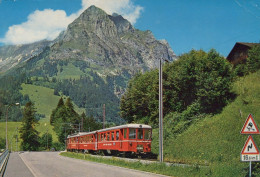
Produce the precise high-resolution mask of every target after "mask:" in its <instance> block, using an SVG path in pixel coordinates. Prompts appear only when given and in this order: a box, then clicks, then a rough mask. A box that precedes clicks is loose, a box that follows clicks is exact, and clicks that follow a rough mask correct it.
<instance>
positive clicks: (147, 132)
mask: <svg viewBox="0 0 260 177" xmlns="http://www.w3.org/2000/svg"><path fill="white" fill-rule="evenodd" d="M151 133H152V132H151V129H145V130H144V139H146V140H150V139H151V136H152V134H151Z"/></svg>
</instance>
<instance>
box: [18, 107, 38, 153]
mask: <svg viewBox="0 0 260 177" xmlns="http://www.w3.org/2000/svg"><path fill="white" fill-rule="evenodd" d="M35 112H36V110H35V108H34V105H33V103H32V102H28V103H26V105H25V107H24V110H23V119H22V127H21V128H20V137H21V139H22V142H21V148H22V150H24V151H36V150H38V148H39V146H40V142H39V132H38V131H37V130H36V125H37V124H38V121H37V120H36V118H35Z"/></svg>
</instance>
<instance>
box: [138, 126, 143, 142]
mask: <svg viewBox="0 0 260 177" xmlns="http://www.w3.org/2000/svg"><path fill="white" fill-rule="evenodd" d="M137 138H138V139H139V140H142V139H143V129H140V128H139V129H138V134H137Z"/></svg>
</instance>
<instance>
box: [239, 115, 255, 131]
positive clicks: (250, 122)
mask: <svg viewBox="0 0 260 177" xmlns="http://www.w3.org/2000/svg"><path fill="white" fill-rule="evenodd" d="M240 133H241V134H260V132H259V129H258V128H257V125H256V123H255V121H254V119H253V116H252V115H251V114H249V115H248V117H247V119H246V122H245V124H244V126H243V128H242V129H241V132H240Z"/></svg>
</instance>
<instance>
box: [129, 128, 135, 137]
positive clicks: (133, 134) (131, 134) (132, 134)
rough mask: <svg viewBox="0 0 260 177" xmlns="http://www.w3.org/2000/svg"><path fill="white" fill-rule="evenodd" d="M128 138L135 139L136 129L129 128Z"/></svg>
mask: <svg viewBox="0 0 260 177" xmlns="http://www.w3.org/2000/svg"><path fill="white" fill-rule="evenodd" d="M129 139H136V129H135V128H129Z"/></svg>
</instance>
